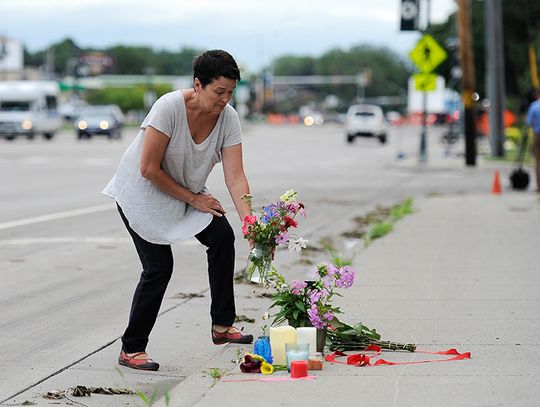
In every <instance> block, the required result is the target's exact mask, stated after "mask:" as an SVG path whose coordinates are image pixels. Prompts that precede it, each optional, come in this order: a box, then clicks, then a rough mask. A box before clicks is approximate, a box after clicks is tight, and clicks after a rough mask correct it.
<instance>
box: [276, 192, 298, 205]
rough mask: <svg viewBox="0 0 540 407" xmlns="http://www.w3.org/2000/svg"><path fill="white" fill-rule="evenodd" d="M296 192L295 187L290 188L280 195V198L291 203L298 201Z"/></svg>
mask: <svg viewBox="0 0 540 407" xmlns="http://www.w3.org/2000/svg"><path fill="white" fill-rule="evenodd" d="M296 195H297V194H296V192H295V191H294V190H293V189H289V190H288V191H285V193H284V194H283V195H281V196H280V197H279V199H280V200H282V201H283V202H286V203H289V202H294V201H296Z"/></svg>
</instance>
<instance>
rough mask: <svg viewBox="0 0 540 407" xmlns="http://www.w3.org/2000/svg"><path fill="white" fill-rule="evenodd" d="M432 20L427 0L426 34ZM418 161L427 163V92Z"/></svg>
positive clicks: (424, 99)
mask: <svg viewBox="0 0 540 407" xmlns="http://www.w3.org/2000/svg"><path fill="white" fill-rule="evenodd" d="M430 20H431V0H426V26H425V28H424V32H427V30H428V29H429V24H430ZM418 161H419V162H420V163H425V162H426V161H427V92H422V130H421V131H420V151H419V154H418Z"/></svg>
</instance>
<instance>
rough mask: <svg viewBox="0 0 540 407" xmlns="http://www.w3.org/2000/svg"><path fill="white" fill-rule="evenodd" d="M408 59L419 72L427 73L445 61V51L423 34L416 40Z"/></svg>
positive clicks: (430, 37) (429, 36)
mask: <svg viewBox="0 0 540 407" xmlns="http://www.w3.org/2000/svg"><path fill="white" fill-rule="evenodd" d="M409 57H410V58H411V61H413V62H414V64H415V65H416V66H417V67H418V69H420V71H421V72H426V73H428V72H432V71H433V70H434V69H435V68H436V67H437V66H439V64H440V63H441V62H443V61H444V60H445V59H446V51H445V50H444V49H443V48H442V47H441V46H440V45H439V44H438V43H437V41H435V39H434V38H433V37H432V36H431V35H429V34H425V35H424V36H423V37H422V38H420V39H419V40H418V42H417V43H416V46H415V47H414V48H413V50H412V51H411V52H410V53H409Z"/></svg>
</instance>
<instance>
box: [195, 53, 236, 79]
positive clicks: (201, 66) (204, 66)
mask: <svg viewBox="0 0 540 407" xmlns="http://www.w3.org/2000/svg"><path fill="white" fill-rule="evenodd" d="M220 76H223V77H225V78H228V79H234V80H237V81H239V80H240V69H238V65H237V64H236V61H235V60H234V58H233V57H232V55H231V54H229V53H228V52H227V51H223V50H221V49H213V50H209V51H206V52H204V53H202V54H201V55H199V56H198V57H196V58H195V59H194V60H193V79H195V78H197V79H199V81H200V82H201V85H202V86H203V87H205V86H206V85H208V84H209V83H210V82H212V81H213V80H214V79H218V78H219V77H220Z"/></svg>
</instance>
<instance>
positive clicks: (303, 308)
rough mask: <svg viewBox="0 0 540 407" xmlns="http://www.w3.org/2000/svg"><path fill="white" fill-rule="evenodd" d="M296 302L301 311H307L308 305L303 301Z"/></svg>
mask: <svg viewBox="0 0 540 407" xmlns="http://www.w3.org/2000/svg"><path fill="white" fill-rule="evenodd" d="M294 304H295V305H296V308H298V309H299V310H300V311H302V312H306V306H305V305H304V303H303V302H302V301H296V302H295V303H294Z"/></svg>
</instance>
